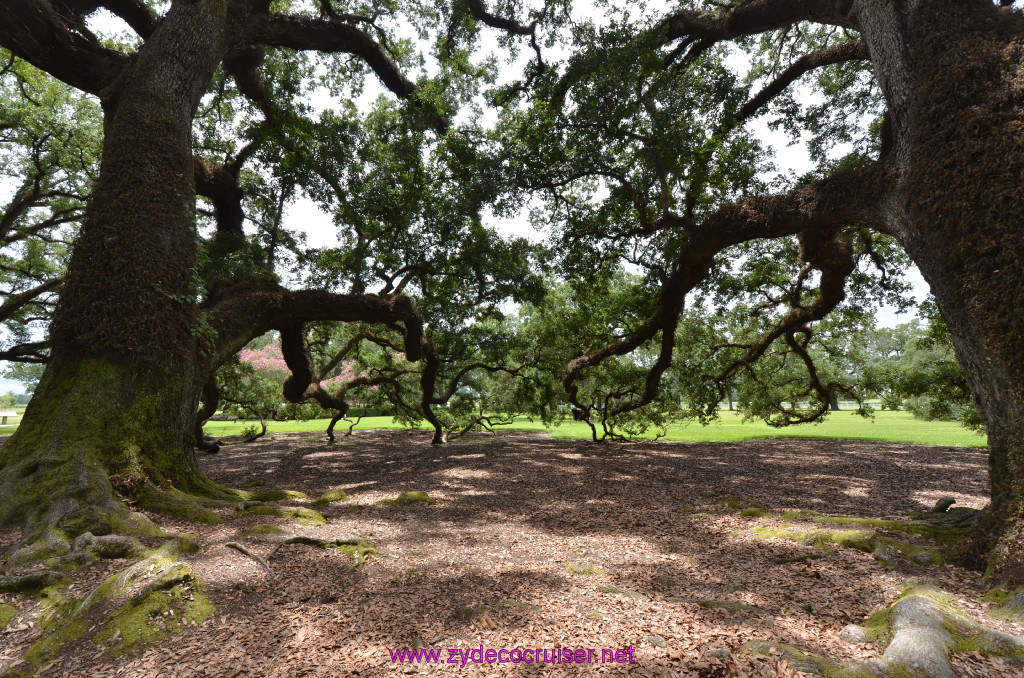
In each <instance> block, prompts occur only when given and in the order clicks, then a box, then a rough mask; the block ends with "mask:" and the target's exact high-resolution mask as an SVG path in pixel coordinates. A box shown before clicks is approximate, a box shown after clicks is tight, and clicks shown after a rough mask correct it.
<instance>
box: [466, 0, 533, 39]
mask: <svg viewBox="0 0 1024 678" xmlns="http://www.w3.org/2000/svg"><path fill="white" fill-rule="evenodd" d="M466 6H467V7H468V8H469V13H470V14H471V15H473V18H474V19H476V20H477V21H479V22H481V23H483V24H486V25H487V26H490V27H491V28H497V29H499V30H503V31H505V32H506V33H511V34H513V35H533V32H534V30H536V27H537V24H536V23H531V24H530V25H525V24H521V23H519V22H518V21H516V20H515V19H509V18H507V17H503V16H498V15H497V14H491V13H490V12H488V11H487V7H485V6H484V3H483V0H466Z"/></svg>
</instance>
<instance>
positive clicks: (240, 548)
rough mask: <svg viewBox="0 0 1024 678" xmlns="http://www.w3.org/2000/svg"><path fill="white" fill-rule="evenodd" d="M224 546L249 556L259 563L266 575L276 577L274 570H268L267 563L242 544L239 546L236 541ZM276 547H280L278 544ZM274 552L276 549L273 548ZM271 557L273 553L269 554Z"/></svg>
mask: <svg viewBox="0 0 1024 678" xmlns="http://www.w3.org/2000/svg"><path fill="white" fill-rule="evenodd" d="M224 546H226V547H227V548H229V549H234V550H236V551H238V552H239V553H241V554H242V555H245V556H249V557H250V558H252V559H253V560H255V561H256V562H257V563H259V564H260V567H262V568H263V569H264V570H266V572H267V574H269V575H270V576H271V577H276V576H277V575H276V574H275V573H274V570H272V569H271V568H270V565H269V564H268V563H267V561H265V560H263V559H262V558H260V557H259V556H258V555H256V554H255V553H253V552H252V551H250V550H249V549H248V548H246V547H245V546H243V545H242V544H239V543H238V542H237V541H229V542H228V543H226V544H224ZM278 546H280V544H279V545H278ZM274 550H275V551H276V550H277V547H274ZM271 555H273V551H272V552H271Z"/></svg>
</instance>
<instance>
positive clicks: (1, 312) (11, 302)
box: [0, 276, 64, 321]
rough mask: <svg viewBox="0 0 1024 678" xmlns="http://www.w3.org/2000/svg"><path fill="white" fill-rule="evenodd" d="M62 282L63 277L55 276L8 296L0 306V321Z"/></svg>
mask: <svg viewBox="0 0 1024 678" xmlns="http://www.w3.org/2000/svg"><path fill="white" fill-rule="evenodd" d="M63 282H64V276H57V277H54V278H51V279H49V280H47V281H46V282H44V283H43V284H41V285H37V286H36V287H33V288H31V289H27V290H25V291H24V292H19V293H18V294H12V295H10V296H8V297H7V299H5V300H4V303H3V304H0V321H2V320H7V319H8V318H10V317H11V316H12V315H14V314H15V313H17V312H18V311H19V310H20V309H22V308H24V307H25V306H26V305H27V304H30V303H32V301H33V300H35V299H36V298H38V297H39V296H41V295H43V294H46V293H47V292H49V291H51V290H53V289H54V288H56V287H58V286H59V285H60V284H61V283H63Z"/></svg>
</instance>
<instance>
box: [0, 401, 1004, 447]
mask: <svg viewBox="0 0 1024 678" xmlns="http://www.w3.org/2000/svg"><path fill="white" fill-rule="evenodd" d="M14 409H15V410H16V411H17V412H18V414H19V415H20V414H22V413H23V412H24V409H25V408H23V407H17V408H14ZM20 420H21V418H20V416H19V417H14V418H12V419H8V421H9V422H10V423H9V424H8V425H7V426H0V435H9V434H11V433H14V429H15V428H16V427H17V424H18V422H19V421H20ZM257 423H258V422H257ZM328 423H330V420H329V419H312V420H309V421H271V422H267V430H268V432H269V433H295V432H301V431H326V430H327V424H328ZM252 424H253V422H247V421H211V422H207V424H206V426H205V427H204V429H203V430H205V431H206V433H207V435H212V436H229V435H239V434H241V433H242V429H244V428H245V427H246V426H251V425H252ZM347 428H348V424H345V422H341V423H340V424H339V425H338V429H337V433H338V434H339V435H343V434H344V432H345V430H346V429H347ZM393 428H405V427H404V426H403V425H402V424H399V423H396V422H395V421H394V420H392V419H391V418H390V417H366V418H364V419H363V420H362V421H360V422H359V426H357V427H356V429H357V430H368V429H393ZM421 428H428V427H427V425H426V424H424V425H423V426H421ZM501 428H502V430H509V431H544V430H547V431H548V432H549V433H550V434H551V436H552V437H554V438H589V437H590V429H589V428H587V426H586V424H582V423H580V422H572V421H570V422H565V423H563V424H562V425H560V426H555V427H553V428H550V429H546V428H545V426H544V424H542V423H541V422H540V421H530V420H528V419H526V418H525V417H524V418H522V419H517V420H516V422H515V423H514V424H513V425H511V426H504V427H501ZM647 437H654V434H653V433H652V434H651V435H649V436H647ZM751 438H832V439H839V440H881V441H887V442H894V443H922V444H925V445H958V446H962V447H984V446H985V436H984V435H983V434H979V433H974V432H973V431H969V430H967V429H965V428H964V427H963V426H961V425H960V424H958V423H957V422H954V421H924V420H922V419H915V418H914V417H913V415H911V414H910V413H909V412H890V411H876V412H875V414H874V415H873V416H872V417H871V418H869V419H865V418H863V417H859V416H857V415H856V414H854V413H853V412H852V411H849V412H833V413H831V414H829V416H828V418H827V419H826V420H825V421H823V422H821V423H820V424H805V425H802V426H789V427H787V428H783V429H774V428H772V427H770V426H768V425H767V424H765V423H764V422H762V421H748V422H744V421H743V418H742V417H741V416H740V415H739V414H738V413H736V412H729V411H723V412H722V413H721V419H720V420H718V421H716V422H714V423H713V424H710V425H708V426H701V425H700V424H699V423H697V422H690V423H678V424H674V425H672V426H671V427H669V430H668V435H667V436H666V438H665V439H666V440H678V441H684V442H697V443H705V442H708V443H710V442H734V441H738V440H750V439H751Z"/></svg>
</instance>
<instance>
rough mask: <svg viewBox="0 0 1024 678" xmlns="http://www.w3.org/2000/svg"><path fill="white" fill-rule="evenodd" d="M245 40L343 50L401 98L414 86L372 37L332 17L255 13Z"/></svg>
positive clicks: (299, 47)
mask: <svg viewBox="0 0 1024 678" xmlns="http://www.w3.org/2000/svg"><path fill="white" fill-rule="evenodd" d="M245 42H246V43H249V44H258V45H267V46H268V47H288V48H291V49H298V50H318V51H320V52H344V53H347V54H353V55H356V56H358V57H360V58H361V59H362V60H363V61H365V62H366V64H367V65H368V66H369V67H370V68H371V69H373V72H374V73H376V74H377V77H379V78H380V80H381V82H382V83H384V86H385V87H387V88H388V89H389V90H391V91H392V92H394V93H395V94H397V95H398V96H400V97H402V98H409V97H411V96H412V95H413V93H414V92H416V90H417V89H418V88H417V87H416V84H415V83H413V82H411V81H410V80H409V79H407V78H406V77H405V75H404V74H403V73H402V72H401V70H400V69H399V68H398V65H397V64H396V63H395V62H394V61H393V60H392V59H391V57H390V56H389V55H388V54H387V52H385V51H384V49H383V48H382V47H381V46H380V44H379V43H377V42H376V41H375V40H374V39H373V38H371V37H370V36H369V35H367V34H366V33H364V32H363V31H361V30H359V29H358V28H356V27H355V26H352V25H351V24H349V23H345V22H343V21H335V20H332V19H328V20H325V19H312V18H309V17H299V16H289V15H285V14H255V15H253V16H252V17H251V19H250V20H249V30H248V35H247V36H246V40H245Z"/></svg>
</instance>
